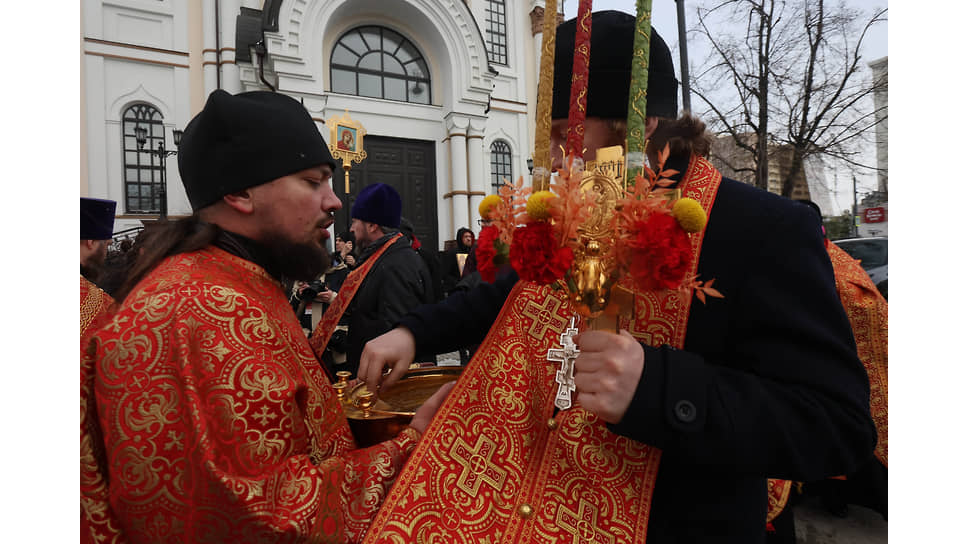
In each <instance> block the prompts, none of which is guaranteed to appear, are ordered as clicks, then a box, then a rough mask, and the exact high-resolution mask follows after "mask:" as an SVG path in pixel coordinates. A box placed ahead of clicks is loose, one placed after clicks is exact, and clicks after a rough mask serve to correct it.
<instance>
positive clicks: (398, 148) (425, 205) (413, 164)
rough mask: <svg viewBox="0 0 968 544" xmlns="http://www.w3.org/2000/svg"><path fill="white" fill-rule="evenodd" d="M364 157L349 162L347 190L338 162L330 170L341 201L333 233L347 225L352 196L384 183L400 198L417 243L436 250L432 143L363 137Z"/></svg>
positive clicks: (334, 187)
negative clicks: (351, 166)
mask: <svg viewBox="0 0 968 544" xmlns="http://www.w3.org/2000/svg"><path fill="white" fill-rule="evenodd" d="M363 148H364V149H366V159H364V160H363V162H362V163H360V164H355V163H354V164H353V168H352V169H351V170H350V192H349V194H346V192H345V191H346V183H345V181H344V176H345V174H344V172H343V168H342V164H341V163H340V161H337V163H339V164H337V171H336V172H334V173H333V190H334V191H336V194H337V195H338V196H339V197H340V200H341V201H342V202H343V209H342V210H340V211H338V212H336V232H337V233H340V232H343V231H346V230H349V228H350V219H351V218H350V210H352V208H353V202H355V201H356V195H357V194H359V192H360V190H361V189H362V188H363V187H366V186H367V185H370V184H371V183H386V184H387V185H390V186H391V187H393V188H394V189H396V190H397V192H399V193H400V198H401V199H402V200H403V217H406V218H407V219H409V220H410V222H411V223H413V230H414V233H416V235H417V238H419V239H420V243H421V244H423V246H424V247H426V248H427V249H429V250H430V251H432V252H434V253H436V251H437V247H438V246H437V242H438V240H437V175H436V172H437V170H436V160H435V150H436V148H435V146H434V142H432V141H427V140H408V139H404V138H387V137H385V136H366V137H365V139H364V140H363Z"/></svg>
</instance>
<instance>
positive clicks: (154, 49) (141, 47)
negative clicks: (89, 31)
mask: <svg viewBox="0 0 968 544" xmlns="http://www.w3.org/2000/svg"><path fill="white" fill-rule="evenodd" d="M84 41H85V42H88V43H99V44H101V45H110V46H113V47H123V48H125V49H137V50H139V51H151V52H154V53H167V54H169V55H178V56H181V57H187V56H188V52H186V51H175V50H172V49H161V48H160V47H148V46H145V45H133V44H130V43H124V42H112V41H108V40H99V39H97V38H84ZM213 51H214V50H213ZM202 52H203V53H204V52H205V51H202Z"/></svg>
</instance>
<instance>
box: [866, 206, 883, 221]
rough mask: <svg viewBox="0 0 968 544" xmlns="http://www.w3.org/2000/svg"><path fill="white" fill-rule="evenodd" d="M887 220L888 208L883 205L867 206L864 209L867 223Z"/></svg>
mask: <svg viewBox="0 0 968 544" xmlns="http://www.w3.org/2000/svg"><path fill="white" fill-rule="evenodd" d="M884 221H887V210H885V209H884V208H882V207H876V208H867V209H865V210H864V222H865V223H883V222H884Z"/></svg>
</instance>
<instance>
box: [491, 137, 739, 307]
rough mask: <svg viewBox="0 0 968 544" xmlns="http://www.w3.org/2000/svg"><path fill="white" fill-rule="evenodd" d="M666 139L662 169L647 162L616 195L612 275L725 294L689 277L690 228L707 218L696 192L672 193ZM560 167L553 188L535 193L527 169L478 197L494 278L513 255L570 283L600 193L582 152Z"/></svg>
mask: <svg viewBox="0 0 968 544" xmlns="http://www.w3.org/2000/svg"><path fill="white" fill-rule="evenodd" d="M668 156H669V148H668V145H667V146H666V147H665V149H663V150H662V151H661V152H660V153H659V157H658V159H659V160H658V166H659V173H658V174H656V173H654V172H653V171H652V170H651V169H650V168H649V167H648V166H645V167H644V168H643V170H642V173H641V174H639V175H637V176H636V178H635V183H634V184H633V185H632V186H631V187H630V188H628V189H627V190H626V191H625V193H624V195H623V196H622V197H621V198H619V199H618V201H617V202H616V207H615V213H614V214H612V220H611V221H612V222H611V225H610V227H611V232H613V233H614V236H615V237H614V239H613V243H612V244H611V254H610V255H607V256H605V259H604V260H607V261H608V262H612V263H615V268H616V269H615V270H614V271H613V277H616V276H627V277H628V278H629V279H630V280H631V282H632V286H633V287H634V288H635V289H636V290H640V291H649V290H658V289H674V290H678V291H680V292H681V293H682V294H683V295H685V296H689V294H690V293H692V292H695V293H696V298H698V299H699V301H700V302H702V303H704V304H705V303H706V297H714V298H723V295H722V293H720V292H719V291H718V290H716V289H715V288H713V282H714V281H715V280H709V281H705V282H703V281H699V279H698V275H697V276H693V277H691V278H686V277H685V276H686V274H687V272H688V270H690V269H691V265H692V262H691V261H692V258H693V251H692V240H691V238H690V235H691V234H693V233H698V232H701V231H702V230H703V229H704V228H705V225H706V219H707V218H706V212H705V210H703V208H702V205H701V204H699V202H697V201H695V200H693V199H691V198H678V199H674V198H673V195H674V193H673V191H672V190H671V189H670V187H671V186H673V185H674V184H675V181H674V180H672V179H670V176H673V175H675V174H677V173H678V171H676V170H672V169H668V170H667V169H663V166H664V165H665V162H666V159H667V158H668ZM565 165H566V166H565V168H563V169H561V170H559V171H558V172H556V179H555V181H553V182H552V183H551V184H550V188H549V189H550V190H548V191H539V192H537V193H534V194H532V193H531V188H530V187H527V186H525V184H524V178H523V176H521V177H519V178H518V180H517V181H516V182H515V183H514V184H513V185H512V184H510V183H508V182H507V180H505V182H504V184H503V185H502V186H501V187H500V188H499V190H498V194H497V195H490V196H487V197H486V198H485V199H484V201H482V202H481V205H480V207H479V211H480V214H481V217H482V218H483V219H485V220H489V221H490V224H489V225H488V226H487V227H485V228H484V229H483V230H482V231H481V234H480V237H479V239H478V249H477V258H478V269H479V270H480V272H481V276H482V278H483V279H484V281H489V282H490V281H493V280H494V275H495V273H496V270H497V268H498V267H499V266H501V265H503V264H506V263H508V262H510V264H511V265H512V266H513V267H514V269H515V271H516V272H517V273H518V276H519V277H520V278H521V279H523V280H526V281H534V282H537V283H541V284H546V285H547V284H558V285H568V286H569V288H570V287H571V286H573V285H574V282H570V281H569V274H571V265H572V262H573V259H574V257H573V255H574V254H575V253H578V252H579V250H580V244H581V241H580V236H579V230H580V228H581V226H582V225H583V224H584V223H585V221H586V220H587V219H588V218H589V217H590V216H591V214H592V213H593V211H594V209H595V206H596V203H595V196H596V195H595V194H592V193H586V192H585V191H583V190H582V188H581V185H582V170H583V169H584V165H583V162H582V161H581V159H578V158H573V157H568V158H567V159H566V160H565Z"/></svg>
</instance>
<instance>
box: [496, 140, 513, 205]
mask: <svg viewBox="0 0 968 544" xmlns="http://www.w3.org/2000/svg"><path fill="white" fill-rule="evenodd" d="M504 180H507V181H508V182H509V183H514V179H513V178H512V177H511V146H509V145H508V144H507V143H506V142H503V141H501V140H497V141H495V142H494V143H492V144H491V187H492V189H493V191H494V194H497V190H498V189H499V188H500V187H501V185H504Z"/></svg>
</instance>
